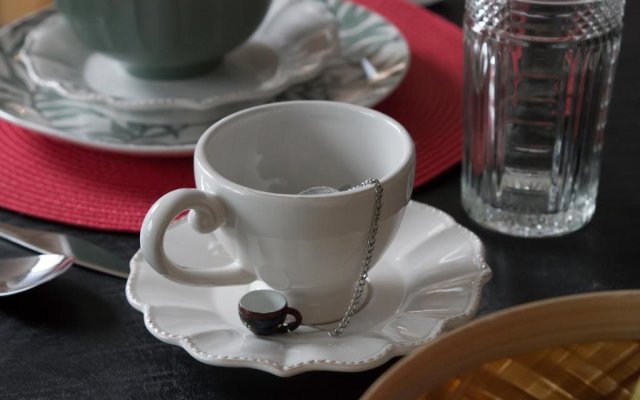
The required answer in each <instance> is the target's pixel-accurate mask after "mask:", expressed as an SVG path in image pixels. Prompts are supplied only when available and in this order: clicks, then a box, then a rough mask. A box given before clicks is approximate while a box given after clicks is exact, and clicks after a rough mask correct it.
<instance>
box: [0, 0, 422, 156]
mask: <svg viewBox="0 0 640 400" xmlns="http://www.w3.org/2000/svg"><path fill="white" fill-rule="evenodd" d="M300 1H307V2H309V1H312V2H318V3H320V4H322V5H323V6H324V7H325V8H326V10H328V11H329V13H330V14H331V15H332V17H333V18H334V19H335V22H336V23H337V28H338V36H339V50H338V54H337V55H335V56H334V57H332V58H330V59H329V60H328V61H327V62H326V63H323V65H324V68H323V69H322V71H320V72H319V74H318V75H317V76H316V77H315V78H312V79H309V80H307V81H305V82H301V83H297V84H293V86H290V87H289V88H287V89H286V90H284V92H282V93H280V94H277V95H276V96H275V98H268V99H264V98H261V99H256V98H253V100H251V99H249V100H246V99H245V100H239V101H238V102H235V103H227V105H228V104H232V107H227V105H217V106H216V107H214V111H215V112H212V114H211V120H202V118H201V116H202V115H201V114H200V115H199V118H198V119H199V120H198V121H195V120H191V121H189V120H187V121H185V120H182V121H178V122H177V120H176V119H175V118H174V117H176V115H180V116H181V117H182V118H185V119H186V118H189V117H188V115H187V114H188V113H187V112H185V109H184V107H183V106H184V103H183V102H181V103H180V106H181V107H183V108H176V103H175V102H173V101H169V102H166V103H165V106H166V107H164V108H162V109H161V110H153V109H151V110H149V109H142V110H135V109H130V108H129V109H126V110H123V109H121V108H117V107H115V106H114V105H113V104H109V102H105V101H104V98H103V99H101V101H99V102H96V101H88V99H87V98H84V99H83V98H79V97H76V98H72V97H70V96H69V94H68V93H66V94H65V93H62V92H61V91H60V90H59V89H60V88H57V89H55V88H51V87H50V86H51V85H49V86H47V85H45V84H43V82H41V81H36V80H35V79H34V78H35V76H34V71H31V73H29V71H28V70H27V68H26V66H25V65H24V63H23V62H22V61H23V60H21V59H20V57H19V56H20V52H21V50H22V49H23V45H24V43H25V39H26V38H27V36H28V35H29V33H31V32H33V31H34V30H35V29H37V28H38V26H40V24H41V23H42V22H43V21H45V20H46V19H47V18H48V17H50V16H51V14H52V11H44V12H39V13H35V14H32V15H30V16H28V17H26V18H23V19H20V20H17V21H15V22H13V23H11V24H9V25H6V26H4V27H3V28H2V29H1V30H0V87H2V89H3V90H2V91H0V117H2V118H4V119H6V120H9V121H11V122H13V123H16V124H18V125H21V126H24V127H26V128H30V129H33V130H35V131H37V132H39V133H42V134H45V135H48V136H51V137H54V138H57V139H61V140H64V141H68V142H73V143H76V144H80V145H84V146H88V147H92V148H97V149H101V150H109V151H116V152H122V153H133V154H139V155H144V154H148V155H169V156H174V155H177V156H179V155H189V154H191V153H192V152H193V150H194V148H195V143H196V142H197V140H198V138H199V137H200V135H201V134H202V133H203V132H204V131H205V130H206V128H207V127H209V126H210V125H211V124H212V123H213V122H215V121H216V120H217V119H219V118H220V117H221V116H224V115H226V114H228V113H230V112H233V111H235V110H237V109H238V108H245V107H249V106H252V105H254V104H255V103H257V102H261V103H264V102H269V101H282V100H299V99H309V100H334V101H343V102H347V103H353V104H359V105H364V106H372V105H374V104H376V103H377V102H379V101H381V100H382V99H383V98H385V97H386V96H387V95H389V94H390V93H391V92H392V91H393V90H394V89H395V88H396V87H397V85H398V84H399V83H400V81H401V80H402V78H403V77H404V75H405V73H406V71H407V69H408V66H409V57H410V53H409V47H408V45H407V43H406V41H405V40H404V38H403V37H402V35H401V34H400V32H399V31H398V30H397V29H396V27H395V26H393V25H392V24H391V23H389V22H388V21H387V20H385V19H384V18H383V17H381V16H380V15H378V14H376V13H374V12H373V11H370V10H368V9H367V8H365V7H363V6H360V5H358V4H355V3H351V2H345V1H343V0H300ZM274 26H277V24H275V25H274ZM22 56H23V57H24V53H23V54H22ZM67 89H68V88H67ZM283 89H284V87H283ZM78 93H79V92H78ZM78 93H76V94H78ZM271 94H273V93H271ZM271 94H270V95H271ZM110 97H111V98H114V97H113V96H110ZM165 100H166V99H165ZM161 103H162V102H161ZM205 103H206V101H205ZM123 104H124V103H123ZM193 104H198V101H196V102H195V103H191V105H193ZM203 104H204V103H203ZM129 105H130V104H129ZM154 107H155V106H154ZM176 110H178V112H176ZM192 111H193V110H192ZM195 111H198V110H195ZM183 114H184V115H183Z"/></svg>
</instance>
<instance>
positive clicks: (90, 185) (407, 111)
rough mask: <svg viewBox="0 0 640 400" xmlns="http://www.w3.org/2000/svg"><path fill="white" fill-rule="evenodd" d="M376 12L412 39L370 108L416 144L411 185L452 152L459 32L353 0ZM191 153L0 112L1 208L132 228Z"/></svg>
mask: <svg viewBox="0 0 640 400" xmlns="http://www.w3.org/2000/svg"><path fill="white" fill-rule="evenodd" d="M358 3H361V4H363V5H365V6H367V7H369V8H370V9H372V10H374V11H376V12H378V13H379V14H381V15H383V16H385V17H386V18H387V19H388V20H390V21H391V22H393V23H394V24H395V25H396V26H398V28H399V29H400V31H402V33H403V34H404V36H405V38H406V39H407V41H408V42H409V46H410V47H411V57H412V59H411V66H410V69H409V71H408V74H407V76H406V78H405V79H404V81H403V82H402V84H401V85H400V87H399V88H398V89H397V90H396V91H395V92H394V93H393V94H392V95H391V96H389V97H388V98H387V99H386V100H385V101H384V102H382V103H380V104H379V105H378V106H377V107H376V108H377V109H378V110H380V111H382V112H384V113H386V114H388V115H390V116H392V117H393V118H395V119H396V120H398V121H399V122H400V123H401V124H403V125H404V126H405V127H406V128H407V130H408V131H409V133H410V134H411V135H412V137H413V139H414V141H415V144H416V153H417V154H416V155H417V168H416V185H421V184H424V183H425V182H427V181H428V180H429V179H431V178H433V177H435V176H436V175H438V174H440V173H441V172H443V171H445V170H446V169H448V168H449V167H451V166H452V165H454V164H456V163H457V162H458V161H459V160H460V153H461V143H462V134H461V132H462V34H461V31H460V29H459V28H458V27H456V26H454V25H453V24H450V23H449V22H447V21H445V20H443V19H442V18H440V17H439V16H437V15H435V14H433V13H431V12H429V11H427V10H424V9H422V8H420V7H418V6H415V5H413V4H410V3H408V2H405V1H398V0H358ZM193 185H194V181H193V171H192V159H191V158H190V157H188V158H163V157H157V158H156V157H136V156H130V155H123V154H115V153H107V152H102V151H94V150H89V149H86V148H83V147H78V146H75V145H72V144H67V143H62V142H59V141H55V140H51V139H49V138H46V137H44V136H42V135H40V134H38V133H36V132H31V131H29V130H27V129H23V128H20V127H18V126H16V125H13V124H11V123H8V122H5V121H0V207H3V208H6V209H10V210H13V211H17V212H21V213H24V214H28V215H31V216H35V217H40V218H44V219H48V220H53V221H58V222H63V223H68V224H74V225H79V226H84V227H90V228H96V229H104V230H114V231H128V232H137V231H138V230H139V227H140V224H141V223H142V219H143V218H144V215H145V214H146V212H147V210H148V209H149V207H150V206H151V205H152V204H153V202H154V201H155V200H156V199H158V198H159V197H160V196H161V195H162V194H164V193H166V192H168V191H170V190H173V189H176V188H180V187H193Z"/></svg>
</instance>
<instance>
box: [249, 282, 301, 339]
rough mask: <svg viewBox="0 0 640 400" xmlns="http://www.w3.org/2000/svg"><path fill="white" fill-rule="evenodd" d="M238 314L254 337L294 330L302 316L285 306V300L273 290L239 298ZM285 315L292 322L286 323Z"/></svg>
mask: <svg viewBox="0 0 640 400" xmlns="http://www.w3.org/2000/svg"><path fill="white" fill-rule="evenodd" d="M238 314H239V315H240V319H241V320H242V323H243V324H244V325H245V326H246V327H247V328H249V330H250V331H251V332H253V333H255V334H256V335H272V334H274V333H286V332H291V331H293V330H295V329H296V328H297V327H298V326H300V324H301V323H302V315H300V312H298V310H296V309H295V308H291V307H288V306H287V299H286V297H284V295H282V294H281V293H279V292H276V291H275V290H253V291H251V292H249V293H247V294H245V295H244V296H242V298H240V301H239V302H238ZM287 315H291V316H292V317H293V318H294V320H293V321H292V322H289V323H286V324H285V320H286V319H287Z"/></svg>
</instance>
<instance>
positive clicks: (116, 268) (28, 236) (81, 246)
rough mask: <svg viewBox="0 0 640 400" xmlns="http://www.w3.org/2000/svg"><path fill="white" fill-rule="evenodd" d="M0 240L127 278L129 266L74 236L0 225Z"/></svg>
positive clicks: (125, 262)
mask: <svg viewBox="0 0 640 400" xmlns="http://www.w3.org/2000/svg"><path fill="white" fill-rule="evenodd" d="M0 237H1V238H4V239H6V240H8V241H10V242H13V243H16V244H18V245H20V246H23V247H26V248H27V249H30V250H33V251H35V252H38V253H42V254H51V253H56V254H64V255H66V256H70V257H73V258H75V263H76V264H77V265H80V266H83V267H85V268H89V269H92V270H94V271H98V272H102V273H105V274H109V275H113V276H117V277H119V278H125V279H126V278H127V277H128V276H129V262H128V261H125V260H123V259H121V258H120V257H118V256H116V255H115V254H112V253H110V252H108V251H107V250H105V249H103V248H102V247H99V246H97V245H95V244H93V243H91V242H89V241H87V240H85V239H81V238H79V237H76V236H71V235H66V234H63V233H55V232H48V231H41V230H37V229H30V228H22V227H17V226H13V225H9V224H6V223H2V222H0Z"/></svg>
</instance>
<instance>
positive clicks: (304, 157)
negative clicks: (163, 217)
mask: <svg viewBox="0 0 640 400" xmlns="http://www.w3.org/2000/svg"><path fill="white" fill-rule="evenodd" d="M412 146H413V144H412V141H411V139H410V137H409V136H408V134H407V133H406V131H405V130H404V128H402V126H400V125H399V124H398V123H397V122H395V121H394V120H392V119H391V118H389V117H387V116H385V115H383V114H381V113H379V112H376V111H373V110H370V109H366V108H363V107H358V106H353V105H348V104H343V103H332V102H321V101H300V102H297V101H296V102H283V103H275V104H270V105H267V106H259V107H255V108H252V109H248V110H244V111H241V112H239V113H236V114H234V115H232V116H230V117H228V118H226V119H224V120H222V121H220V122H219V123H217V124H216V125H214V126H213V127H211V128H210V129H209V131H208V132H207V133H206V134H205V136H204V137H203V140H202V142H201V145H200V146H199V151H198V157H199V158H200V159H201V160H202V159H203V160H204V162H205V163H207V164H208V166H209V167H210V169H211V170H213V171H214V173H215V174H218V175H219V176H222V177H223V178H225V179H226V180H228V181H230V182H233V183H234V184H236V185H240V186H243V187H248V188H251V189H254V190H259V191H263V192H269V193H278V194H298V193H300V192H302V191H304V190H306V189H309V188H311V187H316V186H328V187H332V188H336V189H337V188H340V187H342V186H344V185H347V184H350V185H356V184H359V183H361V182H363V181H364V180H366V179H368V178H374V179H380V180H383V179H384V178H385V177H388V176H390V175H393V174H394V173H397V171H399V170H400V169H401V168H402V167H403V166H404V165H406V163H408V162H409V159H410V157H411V154H412V153H411V151H412Z"/></svg>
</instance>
